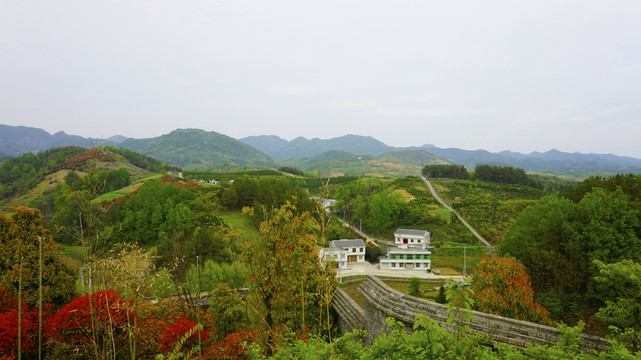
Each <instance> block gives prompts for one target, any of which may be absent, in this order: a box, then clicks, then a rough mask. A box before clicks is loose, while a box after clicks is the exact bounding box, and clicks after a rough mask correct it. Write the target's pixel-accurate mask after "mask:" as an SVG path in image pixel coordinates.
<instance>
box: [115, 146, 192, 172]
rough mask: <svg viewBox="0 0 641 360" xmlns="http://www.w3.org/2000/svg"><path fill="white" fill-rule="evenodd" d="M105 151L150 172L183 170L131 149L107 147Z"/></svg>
mask: <svg viewBox="0 0 641 360" xmlns="http://www.w3.org/2000/svg"><path fill="white" fill-rule="evenodd" d="M105 150H108V151H111V152H114V153H116V154H118V155H120V156H122V157H124V158H125V159H127V161H129V162H130V163H131V164H132V165H135V166H137V167H139V168H141V169H145V170H148V171H155V172H165V171H181V170H182V169H181V168H180V167H178V166H173V165H168V164H165V163H163V162H160V161H158V160H156V159H154V158H152V157H151V156H145V155H142V154H139V153H137V152H135V151H132V150H129V149H125V148H117V147H114V146H107V147H105Z"/></svg>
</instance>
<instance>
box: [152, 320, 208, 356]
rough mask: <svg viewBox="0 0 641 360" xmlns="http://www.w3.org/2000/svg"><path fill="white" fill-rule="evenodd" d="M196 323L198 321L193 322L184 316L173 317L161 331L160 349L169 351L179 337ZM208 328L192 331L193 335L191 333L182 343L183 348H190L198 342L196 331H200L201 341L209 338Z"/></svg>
mask: <svg viewBox="0 0 641 360" xmlns="http://www.w3.org/2000/svg"><path fill="white" fill-rule="evenodd" d="M197 325H198V323H195V322H193V321H191V320H187V319H186V318H185V317H184V316H183V317H181V318H178V319H175V321H174V322H173V324H171V325H169V326H168V327H166V328H165V330H164V331H163V332H162V340H161V342H162V348H161V350H162V351H165V352H166V351H170V350H172V349H173V348H174V347H175V346H176V344H177V343H178V341H179V340H180V338H182V337H183V336H185V334H187V333H188V332H189V331H190V330H192V329H193V328H195V327H196V326H197ZM210 331H211V329H210V330H200V331H196V332H194V334H193V335H191V336H190V337H189V338H188V339H187V341H186V342H185V343H184V344H183V348H191V347H193V346H195V345H196V344H198V333H200V339H201V341H206V340H207V339H208V338H209V332H210Z"/></svg>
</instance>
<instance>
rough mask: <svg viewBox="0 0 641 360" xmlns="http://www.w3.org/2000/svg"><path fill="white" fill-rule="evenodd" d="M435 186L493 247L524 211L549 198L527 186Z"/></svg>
mask: <svg viewBox="0 0 641 360" xmlns="http://www.w3.org/2000/svg"><path fill="white" fill-rule="evenodd" d="M434 184H435V188H436V190H437V191H438V192H439V193H440V195H441V197H442V198H443V199H444V200H445V201H446V202H448V203H449V204H450V205H452V207H454V209H456V210H457V211H458V212H459V213H460V214H461V216H463V217H464V218H465V219H466V220H467V221H468V222H469V223H470V225H472V226H473V227H474V228H475V229H476V230H477V231H478V232H479V233H480V234H481V235H482V236H483V237H485V238H486V239H488V240H489V241H490V242H493V243H499V242H501V240H502V238H503V234H504V233H505V231H506V230H507V228H508V227H509V226H510V224H512V222H513V221H514V220H515V219H516V217H517V216H518V214H520V213H521V211H523V210H524V209H525V208H526V207H527V206H529V205H533V204H535V203H536V202H537V201H538V200H539V199H540V198H541V197H543V196H544V195H546V194H547V193H546V192H545V191H543V190H538V189H534V188H531V187H528V186H521V185H509V184H497V183H490V182H483V181H470V180H443V181H434Z"/></svg>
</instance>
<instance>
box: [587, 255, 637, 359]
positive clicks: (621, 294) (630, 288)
mask: <svg viewBox="0 0 641 360" xmlns="http://www.w3.org/2000/svg"><path fill="white" fill-rule="evenodd" d="M594 263H595V264H596V266H598V268H599V275H598V276H596V277H595V278H594V279H595V280H596V281H597V282H598V283H602V284H604V285H605V286H607V288H608V290H609V291H608V292H609V293H610V294H611V295H612V297H611V299H610V300H607V301H606V302H605V306H604V307H602V308H600V309H599V312H598V313H596V315H595V316H596V318H597V319H598V320H599V321H601V322H603V323H605V324H607V325H610V326H611V327H612V328H613V329H612V330H614V333H615V335H616V336H617V337H618V338H619V339H620V340H621V341H623V342H624V343H625V344H628V345H630V346H631V348H632V350H634V351H635V352H636V351H638V350H639V346H640V345H641V265H639V263H636V262H632V261H629V260H622V261H620V262H616V263H612V264H605V263H603V262H601V261H599V260H595V261H594Z"/></svg>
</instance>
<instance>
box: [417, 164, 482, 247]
mask: <svg viewBox="0 0 641 360" xmlns="http://www.w3.org/2000/svg"><path fill="white" fill-rule="evenodd" d="M421 179H423V182H424V183H425V185H427V188H428V189H430V192H431V193H432V196H434V198H435V199H436V200H437V201H438V202H440V203H441V205H443V206H444V207H445V208H447V209H449V210H451V211H452V212H453V213H454V214H455V215H456V216H457V217H458V218H459V220H461V222H462V223H463V225H465V226H466V227H467V228H468V229H469V230H470V232H472V234H474V236H476V237H477V238H478V239H479V240H480V241H481V242H482V243H483V244H484V245H485V246H486V247H487V249H488V250H489V251H490V252H491V253H494V246H492V245H490V243H489V242H488V241H487V240H485V239H484V238H483V237H482V236H481V234H479V233H478V232H477V231H476V230H475V229H474V228H473V227H472V225H470V224H469V223H468V222H467V221H465V219H463V217H462V216H461V215H460V214H459V213H458V212H457V211H456V210H454V209H453V208H452V207H451V206H450V204H448V203H446V202H445V200H443V198H441V195H439V194H438V193H437V192H436V190H435V189H434V187H433V186H432V183H431V182H430V181H429V180H427V179H426V178H425V177H424V176H421Z"/></svg>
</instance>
